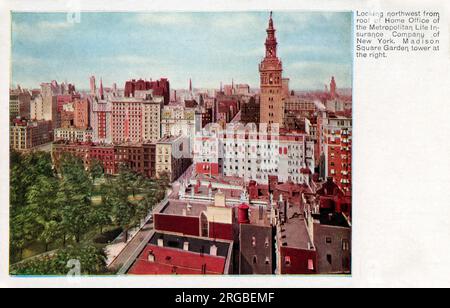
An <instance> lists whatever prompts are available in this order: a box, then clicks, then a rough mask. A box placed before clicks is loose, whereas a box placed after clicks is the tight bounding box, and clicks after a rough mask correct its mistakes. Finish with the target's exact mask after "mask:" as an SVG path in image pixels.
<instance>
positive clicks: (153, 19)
mask: <svg viewBox="0 0 450 308" xmlns="http://www.w3.org/2000/svg"><path fill="white" fill-rule="evenodd" d="M130 20H131V21H132V22H133V23H138V24H141V25H146V26H148V25H159V26H176V25H179V26H186V25H192V24H193V23H194V22H195V20H194V18H193V17H192V15H191V14H183V13H147V14H146V13H140V14H136V15H133V16H132V17H131V19H130Z"/></svg>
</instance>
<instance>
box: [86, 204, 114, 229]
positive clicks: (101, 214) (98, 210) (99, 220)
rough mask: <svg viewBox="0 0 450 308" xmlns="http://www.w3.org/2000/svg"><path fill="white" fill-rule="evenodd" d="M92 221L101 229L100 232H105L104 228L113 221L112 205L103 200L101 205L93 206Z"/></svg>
mask: <svg viewBox="0 0 450 308" xmlns="http://www.w3.org/2000/svg"><path fill="white" fill-rule="evenodd" d="M90 221H91V224H92V225H93V226H96V227H98V228H99V229H100V230H99V231H100V233H103V228H104V227H106V226H109V225H110V224H111V223H112V221H111V209H110V207H109V206H108V205H107V204H105V203H103V202H102V203H101V204H99V205H96V206H93V207H92V211H91V217H90Z"/></svg>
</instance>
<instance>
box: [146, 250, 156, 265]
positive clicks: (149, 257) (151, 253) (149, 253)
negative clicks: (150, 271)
mask: <svg viewBox="0 0 450 308" xmlns="http://www.w3.org/2000/svg"><path fill="white" fill-rule="evenodd" d="M147 260H148V262H155V255H154V254H153V251H152V250H150V251H149V252H148V257H147Z"/></svg>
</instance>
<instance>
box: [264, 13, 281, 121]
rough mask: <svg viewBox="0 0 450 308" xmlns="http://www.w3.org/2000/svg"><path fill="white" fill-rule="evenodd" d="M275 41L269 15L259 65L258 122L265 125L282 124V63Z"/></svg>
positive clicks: (271, 20)
mask: <svg viewBox="0 0 450 308" xmlns="http://www.w3.org/2000/svg"><path fill="white" fill-rule="evenodd" d="M277 45H278V43H277V39H276V37H275V28H274V25H273V19H272V13H271V14H270V19H269V27H268V28H267V38H266V43H265V47H266V55H265V58H264V60H263V61H262V62H261V64H260V65H259V72H260V79H261V80H260V82H261V83H260V84H261V102H260V110H261V111H260V121H261V123H267V124H274V123H276V124H279V125H280V127H282V126H283V124H284V104H283V84H282V71H283V68H282V63H281V60H280V59H279V58H278V57H277Z"/></svg>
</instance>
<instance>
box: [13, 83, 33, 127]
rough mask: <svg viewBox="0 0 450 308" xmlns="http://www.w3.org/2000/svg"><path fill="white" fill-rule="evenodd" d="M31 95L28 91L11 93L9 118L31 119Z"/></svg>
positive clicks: (17, 90) (21, 90)
mask: <svg viewBox="0 0 450 308" xmlns="http://www.w3.org/2000/svg"><path fill="white" fill-rule="evenodd" d="M31 98H32V96H31V93H30V91H28V90H24V89H21V88H20V87H18V88H17V89H14V90H10V91H9V117H10V119H11V120H12V119H15V118H17V117H19V118H24V119H30V104H31Z"/></svg>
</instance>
